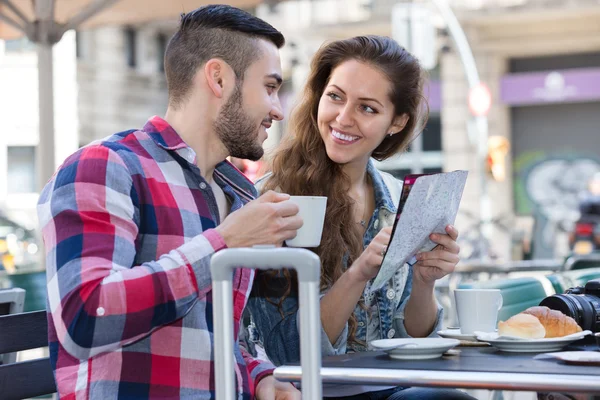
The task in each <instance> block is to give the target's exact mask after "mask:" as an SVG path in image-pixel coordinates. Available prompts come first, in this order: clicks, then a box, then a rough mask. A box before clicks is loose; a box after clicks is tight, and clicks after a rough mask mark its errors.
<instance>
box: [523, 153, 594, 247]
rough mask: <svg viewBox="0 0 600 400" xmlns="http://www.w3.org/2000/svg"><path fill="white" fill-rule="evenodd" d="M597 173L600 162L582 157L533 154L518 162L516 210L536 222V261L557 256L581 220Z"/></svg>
mask: <svg viewBox="0 0 600 400" xmlns="http://www.w3.org/2000/svg"><path fill="white" fill-rule="evenodd" d="M597 172H600V159H598V158H597V157H591V156H582V155H581V154H568V155H547V154H545V153H544V152H530V153H524V154H521V155H520V156H519V157H518V158H517V159H516V160H515V164H514V173H515V179H514V183H515V210H516V213H517V214H520V215H533V216H534V218H535V226H536V227H535V232H534V238H533V240H534V242H535V245H536V253H537V254H536V258H543V257H549V258H551V257H555V256H557V254H555V253H556V252H555V250H556V249H557V244H560V243H562V241H564V236H565V235H566V233H567V232H568V231H569V230H570V229H571V228H572V226H573V224H574V222H575V221H576V220H577V219H578V218H579V211H578V204H579V199H580V198H581V195H582V193H583V192H585V190H586V188H587V184H588V182H589V180H590V179H591V177H592V176H593V175H594V174H595V173H597ZM557 241H559V243H557ZM559 247H560V246H559Z"/></svg>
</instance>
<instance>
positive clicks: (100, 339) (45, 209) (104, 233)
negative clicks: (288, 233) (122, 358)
mask: <svg viewBox="0 0 600 400" xmlns="http://www.w3.org/2000/svg"><path fill="white" fill-rule="evenodd" d="M153 200H155V199H153ZM146 202H147V200H146ZM143 207H146V208H145V209H144V208H143ZM144 212H153V209H152V205H150V206H148V205H146V206H142V205H141V202H140V199H139V198H138V193H137V192H136V190H135V185H134V184H133V178H132V174H131V173H130V172H129V169H128V168H127V166H126V164H125V163H124V161H123V160H122V159H121V158H120V157H119V155H118V154H117V152H116V151H114V150H112V149H109V148H108V147H105V146H102V145H97V146H90V147H86V148H84V149H82V150H80V151H79V152H77V153H75V154H74V155H72V156H71V157H69V158H68V159H67V160H66V162H65V164H63V166H61V168H60V169H59V170H58V171H57V173H56V174H55V176H54V177H53V179H52V180H51V181H50V182H49V183H48V185H47V186H46V187H45V188H44V190H43V192H42V194H41V196H40V201H39V204H38V217H39V221H40V226H41V228H42V236H43V239H44V244H45V248H46V267H47V275H48V312H49V313H51V315H52V321H53V323H54V325H55V329H56V332H57V335H58V340H59V341H60V342H61V344H62V346H63V347H64V348H65V350H66V351H67V352H68V353H69V354H71V355H72V356H74V357H76V358H79V359H88V358H90V357H93V356H94V355H96V354H99V353H102V352H107V351H114V350H117V349H119V348H121V347H123V346H125V345H127V344H129V343H132V342H135V341H136V340H138V339H140V338H142V337H144V336H146V335H148V334H149V333H150V332H152V331H153V330H155V329H157V328H158V327H160V326H162V325H165V324H168V323H170V322H173V321H175V320H177V319H179V318H181V317H183V316H184V315H185V314H186V313H187V312H188V311H189V310H190V309H191V308H192V306H193V305H194V304H195V302H196V301H197V299H198V298H199V297H204V296H205V295H206V294H207V293H208V291H209V290H210V286H211V280H210V269H209V265H210V257H211V255H212V254H213V253H215V252H216V251H218V250H220V249H223V248H225V243H224V241H223V238H222V237H221V236H220V235H219V234H218V233H217V232H216V231H214V230H207V231H205V232H204V233H203V234H201V235H198V236H196V237H194V238H192V239H191V240H189V241H188V242H187V243H185V244H183V245H181V246H180V247H178V248H175V249H173V250H171V251H169V252H167V253H165V254H162V255H160V256H159V257H158V259H156V260H155V261H150V262H146V263H143V264H141V265H136V264H135V260H136V247H137V246H139V243H138V240H139V238H138V230H139V224H141V223H146V224H148V223H151V221H150V219H149V218H144V219H143V220H142V219H141V218H140V213H144ZM148 229H151V227H146V230H148Z"/></svg>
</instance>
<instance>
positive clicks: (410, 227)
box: [371, 171, 467, 290]
mask: <svg viewBox="0 0 600 400" xmlns="http://www.w3.org/2000/svg"><path fill="white" fill-rule="evenodd" d="M466 180H467V171H454V172H445V173H440V174H432V175H423V176H418V177H417V178H416V179H415V180H414V184H413V185H412V187H411V188H410V192H409V193H408V196H406V195H404V193H403V195H401V196H400V197H401V201H403V198H404V199H405V201H406V203H405V204H404V205H403V206H402V205H401V204H399V205H398V212H399V213H400V214H399V215H398V216H397V218H396V222H395V224H394V228H393V230H392V238H391V239H390V244H389V245H388V250H387V253H386V254H385V257H384V259H383V262H382V264H381V269H380V270H379V273H378V274H377V276H376V277H375V281H374V282H373V284H372V285H371V290H377V289H379V288H381V287H382V286H383V285H384V284H385V282H387V281H388V280H389V279H391V278H392V277H393V276H394V274H395V273H396V271H397V270H398V269H399V268H400V267H402V266H403V265H404V264H405V263H406V262H408V261H409V260H411V259H412V258H413V257H414V256H415V254H417V253H420V252H422V251H430V250H432V249H433V248H434V247H435V246H436V244H435V243H434V242H432V241H431V240H429V235H430V234H432V233H446V231H445V228H446V226H447V225H450V224H454V220H455V219H456V214H457V213H458V206H459V204H460V199H461V197H462V193H463V189H464V187H465V182H466ZM405 186H406V185H405ZM406 189H407V188H405V189H404V190H406Z"/></svg>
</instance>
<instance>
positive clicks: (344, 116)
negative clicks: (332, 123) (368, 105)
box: [336, 106, 354, 126]
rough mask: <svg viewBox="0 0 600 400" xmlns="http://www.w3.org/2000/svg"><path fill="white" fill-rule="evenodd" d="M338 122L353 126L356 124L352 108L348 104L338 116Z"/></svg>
mask: <svg viewBox="0 0 600 400" xmlns="http://www.w3.org/2000/svg"><path fill="white" fill-rule="evenodd" d="M336 121H337V123H338V124H340V125H343V126H352V125H353V124H354V118H353V116H352V110H351V109H350V107H348V106H346V107H344V108H342V109H341V110H340V112H339V114H338V116H337V118H336Z"/></svg>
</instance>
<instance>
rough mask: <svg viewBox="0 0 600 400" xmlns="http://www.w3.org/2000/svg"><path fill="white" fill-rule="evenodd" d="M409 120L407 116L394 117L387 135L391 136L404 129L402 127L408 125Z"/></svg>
mask: <svg viewBox="0 0 600 400" xmlns="http://www.w3.org/2000/svg"><path fill="white" fill-rule="evenodd" d="M409 119H410V116H409V115H408V114H402V115H398V116H397V117H395V118H394V120H393V121H392V125H391V126H390V130H389V133H390V134H392V133H398V132H400V131H402V129H404V127H405V126H406V124H407V123H408V120H409Z"/></svg>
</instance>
